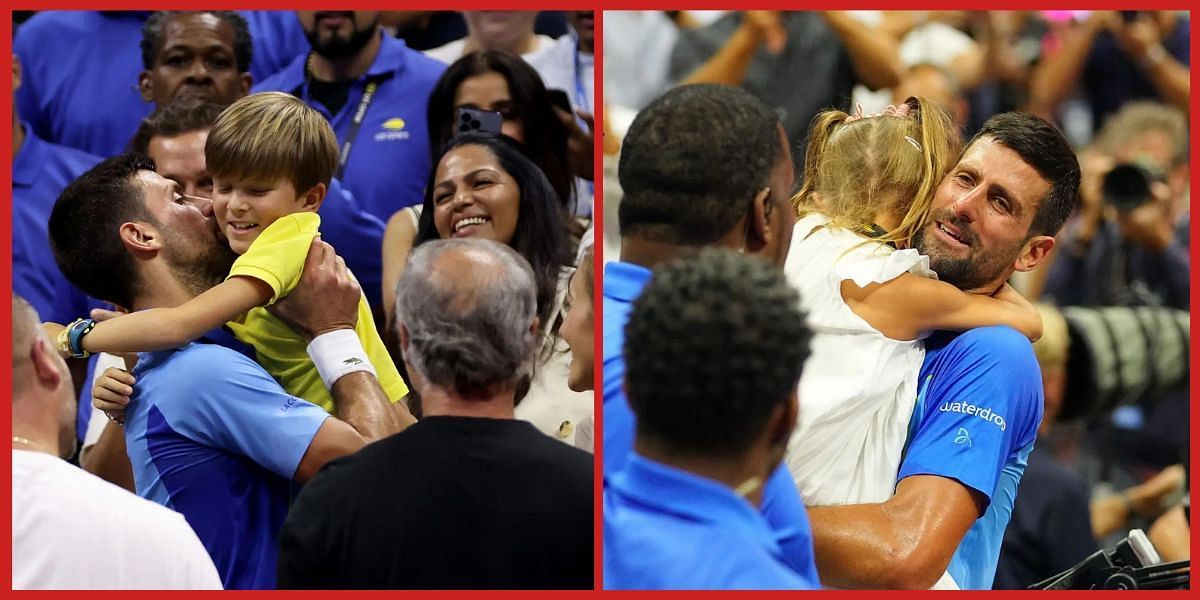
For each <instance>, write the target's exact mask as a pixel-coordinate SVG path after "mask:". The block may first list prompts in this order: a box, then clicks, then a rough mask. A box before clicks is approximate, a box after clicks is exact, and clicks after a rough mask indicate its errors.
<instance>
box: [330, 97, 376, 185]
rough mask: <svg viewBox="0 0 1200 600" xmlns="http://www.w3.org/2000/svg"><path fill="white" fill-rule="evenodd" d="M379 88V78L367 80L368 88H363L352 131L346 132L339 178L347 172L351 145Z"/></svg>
mask: <svg viewBox="0 0 1200 600" xmlns="http://www.w3.org/2000/svg"><path fill="white" fill-rule="evenodd" d="M378 88H379V79H378V78H371V79H368V80H367V89H365V90H363V95H362V99H361V100H359V101H358V109H356V110H355V111H354V118H352V119H351V120H350V131H347V132H346V140H345V141H343V142H342V150H341V153H340V155H339V156H338V170H337V178H338V179H342V174H343V173H345V172H346V161H347V160H349V159H350V147H351V146H352V145H353V144H354V140H355V138H357V137H358V130H359V129H362V122H363V119H364V118H365V117H366V116H367V107H369V106H371V100H374V99H375V90H377V89H378Z"/></svg>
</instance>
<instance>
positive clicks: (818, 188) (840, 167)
mask: <svg viewBox="0 0 1200 600" xmlns="http://www.w3.org/2000/svg"><path fill="white" fill-rule="evenodd" d="M905 105H907V110H908V116H904V117H896V116H878V117H867V118H855V119H851V118H850V115H848V114H846V113H844V112H842V111H840V110H827V111H824V112H821V113H820V114H818V115H817V116H816V117H814V118H813V121H812V126H811V127H810V129H809V134H808V148H807V150H806V152H805V164H804V183H803V185H802V186H801V187H800V191H798V192H796V195H795V196H793V197H792V204H793V205H794V206H795V208H796V212H797V213H798V214H799V215H800V216H804V215H806V214H808V213H810V212H820V213H822V214H824V215H825V216H827V217H829V218H830V219H831V221H832V224H833V225H834V226H837V227H842V228H845V229H849V230H851V231H855V232H858V233H864V234H865V233H868V232H870V231H871V226H872V225H873V224H874V220H875V215H877V214H879V213H881V212H884V213H891V214H893V215H895V216H896V217H898V218H899V219H900V224H899V226H897V227H896V228H895V229H893V230H892V231H889V232H888V233H887V234H886V235H884V236H882V237H877V238H875V239H876V240H878V241H880V242H893V243H896V244H898V245H900V246H901V247H907V246H910V245H911V242H912V237H913V234H915V233H916V232H917V231H920V230H921V228H922V227H924V226H925V223H926V221H927V219H928V216H929V207H930V205H931V203H932V201H933V194H934V192H935V191H936V190H937V187H938V184H939V183H941V180H942V177H943V176H944V175H945V174H946V173H947V172H949V170H950V168H951V167H952V166H953V165H954V164H955V163H956V162H957V161H958V155H959V152H960V149H961V146H962V140H961V137H960V135H959V132H958V130H957V129H956V128H955V126H954V124H953V122H952V121H951V119H950V115H948V114H947V113H946V111H945V110H943V109H942V108H940V107H938V106H937V105H936V104H934V103H933V102H932V101H929V100H926V99H924V98H916V97H910V98H908V100H906V101H905ZM848 119H849V121H848Z"/></svg>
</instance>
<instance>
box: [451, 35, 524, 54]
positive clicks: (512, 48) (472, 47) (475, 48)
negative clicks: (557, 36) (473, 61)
mask: <svg viewBox="0 0 1200 600" xmlns="http://www.w3.org/2000/svg"><path fill="white" fill-rule="evenodd" d="M488 49H489V48H484V47H483V42H482V41H481V40H480V39H479V38H477V37H475V36H472V35H468V36H467V42H466V43H465V44H463V56H466V55H468V54H470V53H472V52H479V51H481V50H488ZM490 49H491V50H500V51H502V52H507V53H509V54H515V55H517V56H522V55H525V54H529V53H530V52H533V51H534V50H536V49H537V35H535V34H534V33H533V32H532V31H530V32H529V33H528V34H526V35H523V36H521V37H520V38H518V39H516V40H513V43H511V44H508V45H506V46H504V47H500V46H495V47H492V48H490Z"/></svg>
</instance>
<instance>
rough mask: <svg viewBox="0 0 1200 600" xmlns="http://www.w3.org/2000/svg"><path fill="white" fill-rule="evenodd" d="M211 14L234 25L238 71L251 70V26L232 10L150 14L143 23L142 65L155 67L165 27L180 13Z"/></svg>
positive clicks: (160, 50) (172, 11)
mask: <svg viewBox="0 0 1200 600" xmlns="http://www.w3.org/2000/svg"><path fill="white" fill-rule="evenodd" d="M205 13H207V14H210V15H213V16H215V17H217V18H218V19H221V20H222V21H224V22H226V23H229V25H230V27H233V56H234V60H236V61H237V71H238V73H245V72H247V71H249V70H250V59H251V58H253V57H254V40H253V39H251V38H250V27H249V26H248V25H246V19H245V18H243V17H242V15H239V14H237V13H236V12H233V11H232V10H160V11H157V12H155V13H154V14H152V15H150V18H149V19H146V22H145V23H144V24H142V66H143V68H145V69H151V68H153V67H154V63H155V60H156V59H157V58H158V54H159V52H162V49H163V28H164V27H166V25H167V23H170V22H171V19H173V18H175V17H177V16H179V15H189V14H205Z"/></svg>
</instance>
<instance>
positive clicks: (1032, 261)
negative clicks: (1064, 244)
mask: <svg viewBox="0 0 1200 600" xmlns="http://www.w3.org/2000/svg"><path fill="white" fill-rule="evenodd" d="M1052 248H1054V238H1052V237H1050V236H1048V235H1035V236H1033V237H1032V238H1030V239H1029V241H1028V242H1025V247H1024V248H1022V249H1021V254H1020V255H1018V256H1017V261H1016V263H1014V264H1013V268H1014V269H1016V270H1017V271H1021V272H1025V271H1032V270H1034V269H1036V268H1037V266H1038V265H1040V264H1042V261H1044V260H1046V256H1047V255H1048V254H1050V250H1051V249H1052Z"/></svg>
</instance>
